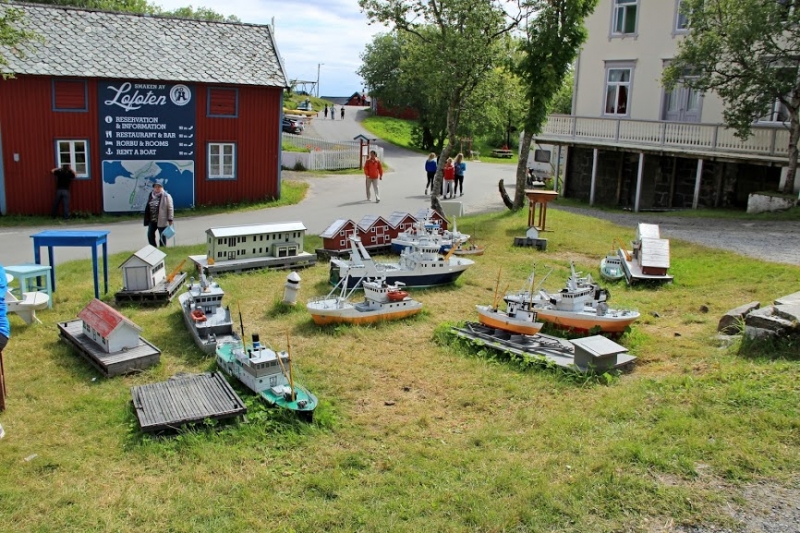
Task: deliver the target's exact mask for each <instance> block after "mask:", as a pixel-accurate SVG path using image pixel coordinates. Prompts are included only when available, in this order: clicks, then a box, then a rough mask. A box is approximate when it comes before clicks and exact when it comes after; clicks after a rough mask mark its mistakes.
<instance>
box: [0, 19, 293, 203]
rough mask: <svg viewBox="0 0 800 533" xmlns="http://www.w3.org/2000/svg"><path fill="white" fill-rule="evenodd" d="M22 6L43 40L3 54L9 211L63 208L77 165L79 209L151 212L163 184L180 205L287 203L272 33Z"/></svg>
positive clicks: (282, 77)
mask: <svg viewBox="0 0 800 533" xmlns="http://www.w3.org/2000/svg"><path fill="white" fill-rule="evenodd" d="M10 6H13V7H16V8H18V9H21V10H22V11H23V12H24V15H25V18H24V27H25V28H26V29H28V30H31V31H33V32H35V33H37V34H38V35H40V36H42V38H43V41H42V42H38V41H34V42H32V43H31V45H30V49H29V50H27V51H26V52H25V53H24V54H19V53H17V51H16V50H10V49H9V48H8V47H3V46H0V53H1V54H2V55H3V56H4V57H6V58H7V59H8V65H7V66H5V67H3V68H2V72H3V73H4V74H9V73H12V74H14V76H15V77H14V78H9V79H0V213H2V214H48V213H50V210H51V206H52V201H53V192H54V190H55V179H54V177H53V176H52V175H51V173H50V171H51V169H52V168H54V167H56V166H61V165H62V164H65V163H67V164H70V165H71V166H72V168H73V169H74V170H75V172H76V174H77V179H76V180H75V181H74V182H73V183H72V188H71V193H72V194H71V196H72V198H71V206H70V207H71V210H72V211H73V212H76V211H77V212H89V213H101V212H138V211H141V210H142V209H143V208H144V203H145V201H146V198H147V195H148V194H149V192H150V188H151V187H152V184H153V183H155V182H160V183H162V184H163V185H164V187H165V188H166V189H167V191H168V192H169V193H170V194H171V195H172V196H173V199H174V202H175V206H176V207H177V208H186V207H192V206H194V205H213V204H225V203H229V202H240V201H256V200H262V199H266V198H277V197H279V196H280V193H281V190H280V189H281V187H280V177H281V174H280V144H281V118H282V117H281V114H282V108H283V105H282V100H283V89H284V88H286V87H287V86H288V80H287V75H286V72H285V69H284V67H283V64H282V63H281V60H280V59H279V54H278V50H277V46H276V43H275V39H274V35H273V30H272V28H271V27H270V26H263V25H262V26H259V25H253V24H238V23H231V22H208V21H200V20H187V19H179V18H169V17H156V16H149V15H148V16H145V15H135V14H123V13H110V12H102V11H91V10H86V9H75V8H69V7H55V6H45V5H30V4H17V5H13V4H0V16H2V15H3V13H4V12H5V10H7V9H9V8H10Z"/></svg>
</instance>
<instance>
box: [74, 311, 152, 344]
mask: <svg viewBox="0 0 800 533" xmlns="http://www.w3.org/2000/svg"><path fill="white" fill-rule="evenodd" d="M78 318H80V319H81V320H82V321H83V333H84V335H86V336H87V337H88V338H89V339H91V340H92V341H94V343H95V344H97V345H98V346H100V347H101V348H102V349H103V351H105V352H108V353H114V352H119V351H122V350H124V349H132V348H136V347H137V346H139V333H140V332H141V331H142V328H140V327H139V326H137V325H136V324H134V323H133V322H131V321H130V320H129V319H127V318H126V317H124V316H122V315H121V314H120V313H119V312H118V311H117V310H116V309H114V308H113V307H111V306H109V305H108V304H106V303H104V302H101V301H100V300H98V299H97V298H95V299H93V300H92V301H91V302H89V304H88V305H87V306H86V307H84V308H83V310H82V311H81V312H80V313H78Z"/></svg>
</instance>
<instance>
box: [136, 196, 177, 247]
mask: <svg viewBox="0 0 800 533" xmlns="http://www.w3.org/2000/svg"><path fill="white" fill-rule="evenodd" d="M174 216H175V208H174V206H173V204H172V196H170V194H169V193H168V192H167V191H165V190H164V185H162V184H161V183H158V182H156V183H154V184H153V190H152V191H151V192H150V196H148V197H147V203H146V204H145V206H144V225H145V226H147V242H149V243H150V246H155V247H156V248H158V247H159V246H166V245H167V239H166V237H164V230H165V229H167V226H171V225H172V219H173V217H174ZM156 230H158V242H159V244H156Z"/></svg>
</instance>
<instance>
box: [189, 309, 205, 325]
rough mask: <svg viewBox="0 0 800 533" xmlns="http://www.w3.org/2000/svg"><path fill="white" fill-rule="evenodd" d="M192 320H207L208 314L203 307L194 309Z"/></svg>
mask: <svg viewBox="0 0 800 533" xmlns="http://www.w3.org/2000/svg"><path fill="white" fill-rule="evenodd" d="M192 320H194V321H195V322H205V321H206V314H205V313H204V312H203V310H202V309H193V310H192Z"/></svg>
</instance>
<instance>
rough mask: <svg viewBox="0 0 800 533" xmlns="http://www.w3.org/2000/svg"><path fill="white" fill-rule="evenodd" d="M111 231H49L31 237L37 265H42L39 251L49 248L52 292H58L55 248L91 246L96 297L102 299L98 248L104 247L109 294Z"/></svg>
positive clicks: (106, 281) (104, 263) (104, 264)
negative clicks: (54, 256)
mask: <svg viewBox="0 0 800 533" xmlns="http://www.w3.org/2000/svg"><path fill="white" fill-rule="evenodd" d="M109 233H111V232H110V231H74V230H47V231H40V232H39V233H35V234H33V235H31V238H32V239H33V259H34V262H36V264H37V265H40V264H42V261H41V257H40V253H39V250H40V248H41V247H42V246H47V257H48V259H49V261H50V267H51V270H50V282H51V287H52V290H53V291H54V292H55V290H56V265H55V262H54V261H53V247H55V246H90V247H91V248H92V273H93V274H94V297H95V298H98V299H99V298H100V287H99V283H98V279H97V247H98V246H100V245H102V247H103V280H104V281H105V288H106V294H108V234H109Z"/></svg>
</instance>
